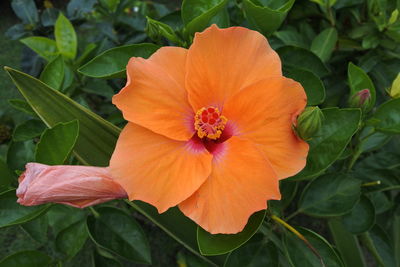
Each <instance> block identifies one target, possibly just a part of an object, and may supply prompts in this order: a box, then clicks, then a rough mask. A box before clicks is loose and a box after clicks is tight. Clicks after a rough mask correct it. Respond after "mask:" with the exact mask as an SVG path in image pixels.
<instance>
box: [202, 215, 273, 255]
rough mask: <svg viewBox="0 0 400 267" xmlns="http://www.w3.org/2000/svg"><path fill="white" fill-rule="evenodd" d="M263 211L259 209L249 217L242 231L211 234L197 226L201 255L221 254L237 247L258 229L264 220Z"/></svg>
mask: <svg viewBox="0 0 400 267" xmlns="http://www.w3.org/2000/svg"><path fill="white" fill-rule="evenodd" d="M264 217H265V211H264V210H263V211H259V212H257V213H255V214H253V215H252V216H251V217H250V218H249V222H248V223H247V225H246V227H245V228H244V229H243V231H242V232H240V233H238V234H233V235H227V234H216V235H212V234H210V233H208V232H207V231H205V230H204V229H202V228H201V227H198V228H197V242H198V244H199V249H200V252H201V254H203V255H208V256H212V255H221V254H226V253H229V252H231V251H232V250H235V249H237V248H238V247H240V246H241V245H243V244H244V243H246V242H247V241H248V240H249V239H250V238H251V237H252V236H253V235H254V234H255V233H256V232H257V230H258V228H259V227H260V226H261V224H262V222H263V221H264Z"/></svg>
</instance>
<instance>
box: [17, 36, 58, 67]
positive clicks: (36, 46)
mask: <svg viewBox="0 0 400 267" xmlns="http://www.w3.org/2000/svg"><path fill="white" fill-rule="evenodd" d="M21 42H22V43H23V44H25V45H26V46H28V47H29V48H30V49H32V50H33V51H35V52H36V53H37V54H38V55H39V56H41V57H42V58H44V59H46V60H47V61H51V60H52V59H53V58H55V57H56V56H57V55H58V49H57V45H56V42H55V41H54V40H51V39H49V38H46V37H40V36H33V37H27V38H24V39H21Z"/></svg>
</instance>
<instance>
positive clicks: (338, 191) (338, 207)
mask: <svg viewBox="0 0 400 267" xmlns="http://www.w3.org/2000/svg"><path fill="white" fill-rule="evenodd" d="M360 187H361V181H360V180H357V179H354V178H353V177H351V176H350V175H348V174H344V173H334V174H325V175H323V176H320V177H318V178H316V179H315V180H313V181H311V182H310V183H309V184H308V186H307V187H306V188H305V189H304V191H303V193H302V196H301V199H300V202H299V211H300V212H303V213H305V214H307V215H310V216H317V217H331V216H339V215H343V214H346V213H348V212H349V211H351V209H352V208H353V207H354V205H355V204H356V203H357V201H359V198H360V190H361V189H360Z"/></svg>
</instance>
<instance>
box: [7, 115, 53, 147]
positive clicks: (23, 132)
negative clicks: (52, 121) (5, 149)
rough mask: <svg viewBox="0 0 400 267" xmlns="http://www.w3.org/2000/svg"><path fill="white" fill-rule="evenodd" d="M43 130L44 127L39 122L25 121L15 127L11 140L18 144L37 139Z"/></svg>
mask: <svg viewBox="0 0 400 267" xmlns="http://www.w3.org/2000/svg"><path fill="white" fill-rule="evenodd" d="M45 129H46V125H45V124H44V123H43V122H41V121H40V120H35V119H34V120H27V121H25V122H23V123H21V124H20V125H18V126H17V127H15V129H14V133H13V140H14V141H15V142H19V141H27V140H30V139H33V138H35V137H38V136H39V135H40V134H41V133H42V132H43V131H44V130H45Z"/></svg>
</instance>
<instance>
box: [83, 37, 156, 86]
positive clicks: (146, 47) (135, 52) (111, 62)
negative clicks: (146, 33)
mask: <svg viewBox="0 0 400 267" xmlns="http://www.w3.org/2000/svg"><path fill="white" fill-rule="evenodd" d="M158 48H160V47H159V46H157V45H155V44H132V45H125V46H119V47H114V48H111V49H109V50H107V51H104V52H103V53H101V54H100V55H98V56H96V57H95V58H93V59H92V60H90V61H89V62H88V63H86V64H85V65H83V66H82V67H80V68H79V69H78V71H79V72H80V73H82V74H83V75H86V76H89V77H94V78H107V79H109V78H121V77H125V70H126V65H127V64H128V61H129V59H130V58H131V57H143V58H148V57H149V56H151V55H152V54H153V53H154V52H155V51H157V49H158Z"/></svg>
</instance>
